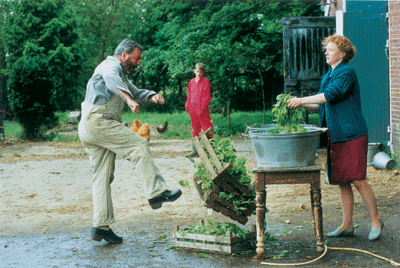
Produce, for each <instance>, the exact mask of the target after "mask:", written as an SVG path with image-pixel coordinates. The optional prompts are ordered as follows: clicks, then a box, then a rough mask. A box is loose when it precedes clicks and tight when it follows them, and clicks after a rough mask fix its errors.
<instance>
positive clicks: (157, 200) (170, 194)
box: [149, 189, 182, 209]
mask: <svg viewBox="0 0 400 268" xmlns="http://www.w3.org/2000/svg"><path fill="white" fill-rule="evenodd" d="M181 195H182V191H181V190H179V189H175V190H166V191H165V192H163V193H162V194H160V195H159V196H156V197H153V198H152V199H149V204H150V206H151V208H152V209H158V208H160V207H161V206H162V203H164V202H174V201H175V200H176V199H178V198H179V197H180V196H181Z"/></svg>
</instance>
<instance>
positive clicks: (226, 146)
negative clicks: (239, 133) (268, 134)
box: [195, 135, 256, 215]
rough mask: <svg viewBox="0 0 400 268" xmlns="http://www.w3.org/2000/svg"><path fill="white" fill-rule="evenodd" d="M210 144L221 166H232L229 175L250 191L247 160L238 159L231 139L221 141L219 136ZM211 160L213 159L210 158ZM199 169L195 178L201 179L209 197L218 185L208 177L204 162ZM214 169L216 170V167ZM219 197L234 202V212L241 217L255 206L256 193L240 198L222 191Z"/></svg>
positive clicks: (250, 182)
mask: <svg viewBox="0 0 400 268" xmlns="http://www.w3.org/2000/svg"><path fill="white" fill-rule="evenodd" d="M210 143H211V146H212V148H213V149H214V151H215V153H216V155H217V157H218V160H219V161H220V162H221V165H222V166H226V165H227V164H228V163H230V164H232V169H231V170H230V171H229V174H230V175H231V176H232V177H233V178H235V179H236V180H237V181H238V182H239V183H241V184H242V185H243V186H244V187H246V188H247V189H250V187H251V184H252V180H251V177H250V175H249V174H248V172H247V167H246V166H245V164H246V158H245V157H241V158H239V159H238V158H237V156H236V153H235V152H234V150H233V145H232V144H231V141H230V139H228V138H225V139H221V138H220V137H219V136H218V135H214V137H213V139H211V140H210ZM209 158H210V159H211V157H210V156H209ZM211 162H212V161H211ZM197 168H198V170H197V172H196V173H195V176H196V177H199V178H200V180H199V181H198V182H197V183H198V184H200V186H201V188H202V189H203V190H204V193H205V194H206V195H207V194H208V193H209V192H210V191H211V190H212V189H214V188H215V186H216V185H215V183H214V182H213V181H212V179H211V178H210V176H209V175H208V173H207V170H206V168H205V166H204V164H203V163H202V162H201V163H200V164H199V165H198V166H197ZM214 169H216V168H215V167H214ZM219 195H220V197H222V198H223V199H225V200H228V201H230V202H232V204H233V205H234V207H235V208H234V209H233V211H234V212H235V213H237V214H239V215H240V214H241V210H246V209H249V208H250V207H251V206H252V205H254V203H255V195H256V193H255V191H252V194H251V195H250V196H248V195H246V194H243V196H238V195H237V194H234V193H229V194H228V193H226V192H223V191H221V192H220V193H219Z"/></svg>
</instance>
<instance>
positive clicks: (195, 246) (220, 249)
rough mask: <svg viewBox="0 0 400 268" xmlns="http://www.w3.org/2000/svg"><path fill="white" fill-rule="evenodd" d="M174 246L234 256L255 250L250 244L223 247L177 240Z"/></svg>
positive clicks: (173, 243)
mask: <svg viewBox="0 0 400 268" xmlns="http://www.w3.org/2000/svg"><path fill="white" fill-rule="evenodd" d="M172 245H173V246H174V247H179V248H188V249H193V250H200V251H211V252H219V253H227V254H234V253H238V252H241V251H244V250H249V249H254V248H255V246H254V245H249V244H243V245H239V246H223V245H211V244H204V243H196V242H187V241H177V240H175V241H173V242H172Z"/></svg>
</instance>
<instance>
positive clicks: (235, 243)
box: [172, 225, 256, 254]
mask: <svg viewBox="0 0 400 268" xmlns="http://www.w3.org/2000/svg"><path fill="white" fill-rule="evenodd" d="M251 229H252V230H251V232H249V233H247V234H246V238H243V237H240V236H232V232H231V231H228V232H227V236H226V237H225V236H213V235H202V234H191V233H184V235H181V234H180V233H179V232H178V231H179V226H175V230H174V233H173V237H174V240H173V241H172V245H173V246H174V247H177V248H185V249H190V250H199V251H207V252H217V253H225V254H234V253H238V252H241V251H244V250H251V249H254V248H255V245H256V226H255V225H252V227H251Z"/></svg>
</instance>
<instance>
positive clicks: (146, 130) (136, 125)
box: [130, 119, 150, 141]
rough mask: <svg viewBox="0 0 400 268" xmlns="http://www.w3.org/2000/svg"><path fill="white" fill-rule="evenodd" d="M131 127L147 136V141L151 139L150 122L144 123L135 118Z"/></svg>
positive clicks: (141, 134)
mask: <svg viewBox="0 0 400 268" xmlns="http://www.w3.org/2000/svg"><path fill="white" fill-rule="evenodd" d="M130 129H131V130H132V131H133V132H135V133H137V134H138V135H140V136H142V137H143V138H145V139H146V140H147V141H150V127H149V124H142V123H141V122H140V121H139V120H137V119H135V121H134V122H133V124H132V126H131V128H130Z"/></svg>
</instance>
